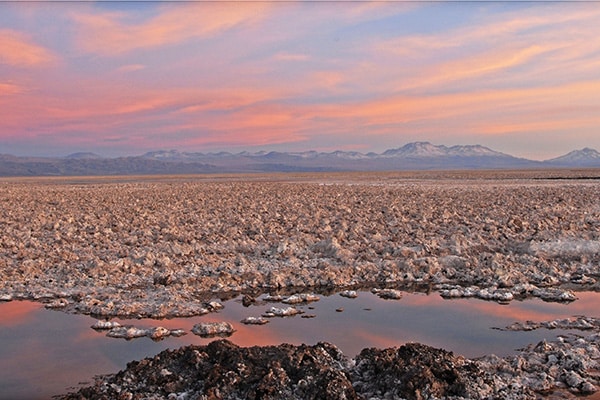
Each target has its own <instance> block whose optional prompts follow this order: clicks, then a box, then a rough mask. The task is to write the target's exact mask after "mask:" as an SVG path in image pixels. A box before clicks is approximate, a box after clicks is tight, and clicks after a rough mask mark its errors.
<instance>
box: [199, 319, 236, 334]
mask: <svg viewBox="0 0 600 400" xmlns="http://www.w3.org/2000/svg"><path fill="white" fill-rule="evenodd" d="M233 332H235V330H234V329H233V326H232V325H231V324H230V323H229V322H201V323H198V324H196V325H194V327H193V328H192V333H193V334H195V335H198V336H201V337H215V336H220V337H226V336H231V335H232V334H233Z"/></svg>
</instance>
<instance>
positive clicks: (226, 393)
mask: <svg viewBox="0 0 600 400" xmlns="http://www.w3.org/2000/svg"><path fill="white" fill-rule="evenodd" d="M599 346H600V337H599V336H598V334H594V335H591V336H588V337H585V338H582V337H578V336H569V337H560V338H559V339H558V340H557V341H554V342H546V341H542V342H540V343H538V344H537V345H531V346H529V347H527V348H526V349H523V350H522V351H520V352H519V353H518V354H516V355H514V356H509V357H505V358H500V357H496V356H494V355H489V356H486V357H483V358H480V359H466V358H464V357H461V356H455V355H454V354H453V353H452V352H448V351H445V350H440V349H435V348H432V347H429V346H426V345H422V344H418V343H408V344H405V345H403V346H401V347H399V348H388V349H376V348H368V349H363V350H362V351H361V352H360V354H359V355H358V356H356V357H355V358H354V359H348V358H347V357H345V356H344V355H343V354H342V353H341V352H340V351H339V350H338V349H337V348H336V347H335V346H334V345H332V344H328V343H318V344H316V345H314V346H308V345H299V346H293V345H289V344H282V345H279V346H265V347H258V346H255V347H248V348H243V347H238V346H236V345H234V344H232V343H230V342H228V341H226V340H219V341H214V342H212V343H210V344H208V345H207V346H186V347H182V348H180V349H178V350H166V351H163V352H162V353H160V354H158V355H157V356H155V357H154V358H147V359H144V360H142V361H134V362H131V363H129V364H128V365H127V369H125V370H123V371H121V372H119V373H117V374H114V375H107V376H103V377H97V379H96V382H95V384H94V385H92V386H90V387H86V388H82V389H80V390H79V391H78V392H77V393H71V394H67V395H65V396H59V397H58V398H59V399H69V400H76V399H77V400H84V399H87V400H96V399H98V400H100V399H102V400H105V399H117V398H127V399H146V398H149V399H150V398H151V399H173V398H183V399H197V398H198V399H259V398H260V399H271V400H284V399H325V400H327V399H331V400H339V399H372V400H384V399H409V400H420V399H454V400H458V399H476V400H477V399H481V400H483V399H507V400H523V399H531V400H534V399H540V398H544V397H546V396H549V395H551V394H552V393H553V392H556V393H560V395H559V396H558V397H556V398H561V399H575V398H576V396H580V395H585V394H590V393H593V392H596V391H597V390H598V384H599V378H600V376H599V375H598V374H597V371H598V369H599V368H600V349H599Z"/></svg>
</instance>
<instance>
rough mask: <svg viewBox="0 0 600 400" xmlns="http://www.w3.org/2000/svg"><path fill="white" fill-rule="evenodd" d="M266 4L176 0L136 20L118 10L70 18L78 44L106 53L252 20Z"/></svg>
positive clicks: (216, 30) (202, 34) (212, 31)
mask: <svg viewBox="0 0 600 400" xmlns="http://www.w3.org/2000/svg"><path fill="white" fill-rule="evenodd" d="M268 7H269V4H268V3H249V4H242V5H240V4H239V3H218V2H208V3H204V2H202V3H188V4H185V5H181V4H178V5H177V6H176V7H171V6H169V7H165V8H163V10H162V12H161V13H160V14H159V15H158V16H156V17H154V18H152V19H150V20H148V21H146V22H143V23H140V24H130V23H127V22H125V17H126V15H124V14H119V13H104V14H98V13H96V14H73V18H74V20H75V21H76V22H77V24H78V25H79V28H80V35H79V45H80V47H81V48H83V49H84V50H85V51H88V52H91V53H98V54H102V55H108V56H110V55H116V54H122V53H127V52H130V51H132V50H136V49H144V48H152V47H158V46H163V45H167V44H175V43H180V42H183V41H186V40H189V39H192V38H206V37H209V36H212V35H215V34H217V33H219V32H222V31H225V30H228V29H231V28H234V27H236V26H240V25H242V24H252V23H254V22H255V21H257V20H259V19H260V18H261V17H262V16H263V15H264V14H265V12H266V11H267V9H268Z"/></svg>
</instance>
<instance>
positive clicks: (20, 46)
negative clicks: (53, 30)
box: [0, 29, 56, 67]
mask: <svg viewBox="0 0 600 400" xmlns="http://www.w3.org/2000/svg"><path fill="white" fill-rule="evenodd" d="M55 61H56V56H55V55H54V54H52V52H50V51H49V50H47V49H45V48H44V47H42V46H38V45H36V44H34V43H32V42H31V41H30V40H28V39H27V38H26V37H25V35H23V34H21V33H19V32H16V31H13V30H10V29H0V64H2V63H4V64H8V65H10V66H23V67H37V66H45V65H49V64H52V63H54V62H55Z"/></svg>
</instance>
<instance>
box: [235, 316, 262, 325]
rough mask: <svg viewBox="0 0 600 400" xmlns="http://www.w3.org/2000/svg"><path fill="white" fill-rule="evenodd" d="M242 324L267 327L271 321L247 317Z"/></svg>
mask: <svg viewBox="0 0 600 400" xmlns="http://www.w3.org/2000/svg"><path fill="white" fill-rule="evenodd" d="M241 323H242V324H246V325H265V324H268V323H269V320H268V319H267V318H264V317H246V318H244V319H243V320H242V321H241Z"/></svg>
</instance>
